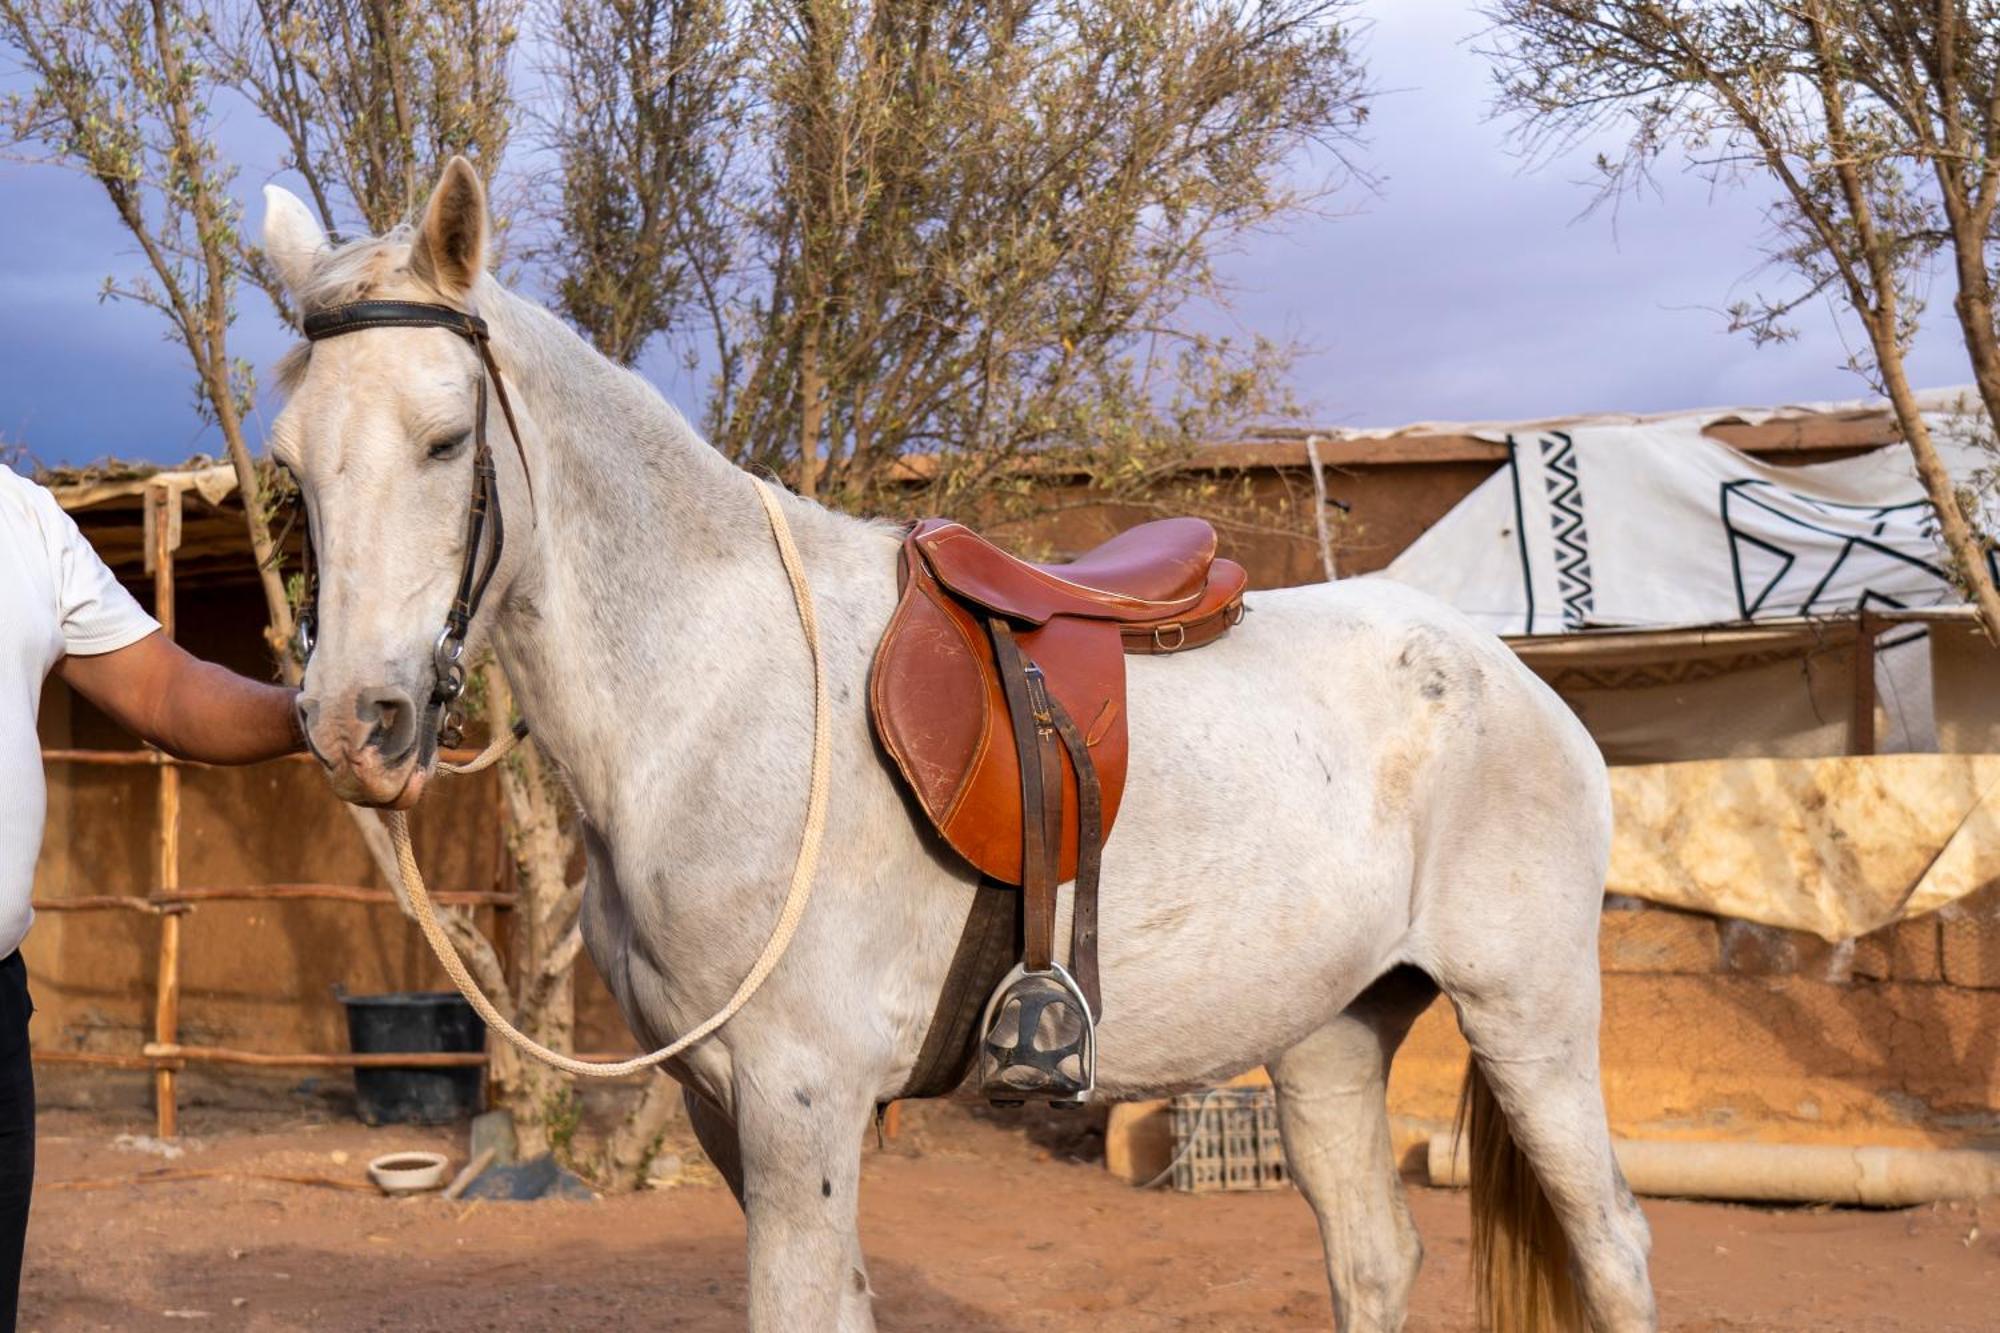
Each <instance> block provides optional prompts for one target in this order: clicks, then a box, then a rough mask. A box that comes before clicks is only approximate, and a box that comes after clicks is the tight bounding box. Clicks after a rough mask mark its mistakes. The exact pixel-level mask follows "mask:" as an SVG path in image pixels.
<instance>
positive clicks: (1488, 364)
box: [0, 0, 1969, 465]
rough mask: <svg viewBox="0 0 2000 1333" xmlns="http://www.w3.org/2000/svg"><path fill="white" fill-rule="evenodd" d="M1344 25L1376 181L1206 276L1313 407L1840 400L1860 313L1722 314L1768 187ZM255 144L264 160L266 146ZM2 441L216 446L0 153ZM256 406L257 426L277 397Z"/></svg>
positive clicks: (1454, 48)
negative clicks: (1638, 167) (1653, 168)
mask: <svg viewBox="0 0 2000 1333" xmlns="http://www.w3.org/2000/svg"><path fill="white" fill-rule="evenodd" d="M1363 13H1364V14H1365V16H1366V17H1367V19H1368V20H1369V28H1368V31H1367V32H1366V34H1365V35H1364V38H1363V43H1364V50H1365V53H1366V58H1367V61H1368V65H1369V68H1370V71H1371V78H1372V80H1373V82H1374V84H1375V85H1376V87H1377V88H1378V89H1380V90H1381V91H1380V93H1379V95H1378V96H1377V97H1376V98H1375V99H1374V102H1373V106H1372V109H1371V114H1370V118H1369V127H1368V142H1367V144H1366V146H1365V147H1364V149H1363V150H1362V152H1361V155H1360V156H1361V160H1362V161H1363V162H1364V163H1365V164H1366V166H1367V167H1368V168H1369V170H1370V171H1372V172H1373V173H1374V174H1375V176H1376V177H1377V178H1378V184H1377V188H1376V189H1375V190H1373V191H1372V192H1370V191H1359V190H1351V191H1349V192H1347V193H1345V194H1343V195H1341V196H1339V197H1338V198H1336V199H1335V200H1333V201H1331V206H1330V208H1329V210H1328V215H1327V216H1321V217H1312V218H1307V219H1303V220H1301V221H1299V222H1298V223H1297V224H1295V225H1293V226H1291V227H1290V228H1288V229H1286V230H1285V231H1283V232H1280V233H1277V234H1270V235H1261V236H1258V237H1256V238H1254V240H1253V241H1252V242H1251V243H1249V244H1247V245H1245V246H1244V247H1243V248H1242V250H1241V251H1240V252H1239V253H1235V254H1232V255H1229V256H1227V257H1226V259H1225V261H1224V263H1223V265H1222V269H1223V272H1224V274H1225V275H1226V277H1227V279H1228V280H1229V282H1230V284H1231V287H1232V289H1233V291H1234V300H1233V303H1232V308H1231V309H1230V311H1229V312H1228V313H1227V314H1226V315H1218V316H1216V317H1215V320H1216V322H1217V323H1218V325H1219V326H1220V327H1224V328H1232V329H1236V330H1239V331H1241V332H1243V333H1245V334H1251V333H1264V334H1267V335H1270V336H1273V337H1281V338H1289V339H1293V340H1296V341H1298V342H1300V343H1302V344H1304V345H1305V346H1306V348H1307V349H1308V350H1307V351H1306V353H1305V354H1304V355H1302V356H1301V357H1300V358H1299V360H1298V361H1297V363H1296V365H1295V367H1294V376H1293V378H1294V384H1293V388H1294V392H1295V395H1296V397H1297V398H1298V399H1299V400H1300V402H1301V403H1302V404H1303V405H1304V406H1305V407H1306V408H1307V409H1308V414H1309V416H1310V418H1311V420H1312V421H1313V422H1314V423H1315V424H1320V425H1325V426H1330V427H1360V426H1391V425H1397V424H1400V423H1403V422H1408V421H1418V420H1433V421H1437V420H1472V419H1495V418H1500V419H1505V418H1528V417H1538V416H1552V415H1563V414H1570V413H1580V412H1592V411H1631V412H1654V411H1667V410H1671V409H1675V408H1683V407H1701V406H1712V405H1718V404H1775V403H1795V402H1807V401H1814V400H1821V399H1832V398H1852V397H1858V396H1862V395H1863V394H1865V393H1866V386H1865V385H1864V384H1863V383H1862V381H1861V380H1860V379H1858V378H1857V377H1856V376H1855V375H1854V374H1853V373H1852V372H1850V371H1848V370H1846V369H1845V365H1846V362H1847V360H1848V356H1849V350H1850V348H1851V346H1853V345H1854V336H1855V335H1854V333H1853V330H1852V329H1851V328H1850V329H1843V328H1842V326H1841V322H1840V320H1839V319H1838V318H1837V317H1836V316H1835V314H1834V313H1833V312H1832V311H1831V310H1830V309H1828V308H1826V307H1813V308H1808V309H1806V310H1802V311H1801V312H1800V314H1799V319H1798V321H1797V322H1798V323H1799V325H1800V326H1801V327H1800V332H1801V336H1800V337H1799V339H1798V340H1797V341H1795V342H1792V343H1788V344H1785V345H1782V346H1778V347H1769V348H1763V349H1758V348H1754V347H1752V346H1751V344H1750V342H1749V341H1748V339H1747V338H1745V337H1744V336H1742V335H1740V334H1730V333H1728V332H1727V330H1726V327H1725V319H1724V317H1723V316H1722V314H1720V313H1719V312H1720V310H1721V309H1722V307H1724V306H1726V305H1727V304H1729V302H1730V301H1731V300H1734V299H1737V298H1740V297H1744V296H1748V295H1751V294H1753V293H1754V292H1755V291H1756V290H1757V289H1758V287H1759V285H1760V282H1761V285H1763V286H1765V287H1767V288H1768V287H1772V286H1773V285H1774V282H1775V277H1774V275H1770V274H1762V273H1760V272H1759V270H1758V256H1759V242H1760V238H1761V236H1762V234H1763V232H1764V223H1763V220H1762V216H1761V205H1762V199H1761V197H1760V196H1759V195H1758V194H1757V193H1755V192H1754V191H1752V190H1748V189H1744V190H1736V191H1726V192H1722V193H1716V192H1714V191H1713V190H1711V188H1710V187H1709V185H1708V184H1707V183H1706V182H1704V181H1702V180H1700V179H1698V178H1696V177H1694V176H1679V175H1674V174H1671V173H1668V174H1666V175H1664V176H1663V178H1662V182H1661V183H1662V189H1661V190H1660V192H1659V194H1658V195H1657V196H1649V197H1646V198H1642V199H1635V200H1630V201H1627V202H1626V203H1625V204H1624V206H1622V207H1621V208H1620V209H1619V210H1618V212H1617V216H1616V218H1615V220H1614V218H1613V217H1612V215H1611V213H1610V212H1609V211H1606V210H1600V211H1598V212H1596V213H1591V214H1589V215H1587V216H1586V215H1585V209H1586V206H1587V205H1588V204H1589V202H1590V198H1591V195H1590V191H1589V189H1588V187H1587V186H1586V185H1584V184H1581V183H1580V182H1581V179H1582V177H1583V176H1584V174H1585V168H1586V162H1585V160H1584V159H1583V158H1582V157H1581V156H1578V157H1572V158H1568V159H1564V160H1559V161H1557V162H1554V163H1550V164H1545V165H1541V166H1539V167H1538V168H1536V169H1533V170H1530V169H1528V167H1527V164H1524V163H1523V161H1522V160H1521V159H1520V157H1519V155H1518V154H1517V152H1516V151H1515V150H1514V149H1513V148H1512V147H1511V146H1510V143H1509V140H1508V132H1507V126H1506V125H1505V124H1503V123H1500V122H1497V121H1495V120H1493V119H1492V118H1491V116H1490V102H1491V79H1490V75H1489V73H1488V69H1487V65H1486V62H1485V61H1484V60H1483V59H1482V58H1481V57H1480V56H1479V55H1478V54H1477V53H1476V52H1475V51H1473V50H1472V49H1471V47H1470V46H1469V45H1468V42H1469V39H1470V38H1471V37H1473V36H1474V35H1475V34H1476V33H1477V32H1478V31H1479V30H1480V28H1481V26H1482V24H1481V21H1480V20H1479V18H1478V17H1477V15H1476V13H1475V12H1474V11H1473V8H1472V7H1471V6H1470V5H1468V4H1465V3H1462V2H1461V0H1368V3H1366V4H1365V5H1364V7H1363ZM220 137H221V139H222V141H223V142H224V143H225V145H226V146H227V147H229V148H230V149H231V150H232V152H233V153H234V154H235V155H236V156H238V157H239V158H240V159H241V160H242V161H243V170H242V174H241V176H240V177H239V179H238V181H237V188H238V190H239V192H240V193H241V194H242V196H243V197H244V199H245V200H246V202H247V203H248V205H249V219H248V220H249V224H250V225H252V226H254V225H257V222H258V220H259V219H260V218H261V204H259V203H258V202H257V199H258V192H259V187H260V186H261V185H262V184H263V183H264V182H265V181H267V180H276V181H278V182H279V183H280V184H287V183H289V184H293V185H296V182H295V181H288V180H287V178H286V177H285V176H284V175H281V174H276V173H274V171H273V167H274V164H275V161H276V156H275V153H274V152H271V151H270V145H269V142H268V136H266V135H263V134H261V133H259V132H258V131H257V129H256V127H254V126H250V125H245V124H243V123H241V122H235V123H230V122H225V123H224V124H223V125H221V127H220ZM260 159H261V160H260ZM0 219H4V231H3V232H0V234H4V236H5V238H6V242H7V243H6V244H5V245H4V246H0V300H3V301H4V306H0V444H19V445H23V446H25V447H26V448H27V449H28V450H29V451H30V453H31V454H32V455H33V456H34V457H35V458H37V459H39V460H40V461H42V462H43V463H47V464H51V465H54V464H63V463H80V462H86V461H89V460H92V459H96V458H101V457H106V456H111V457H121V458H145V459H153V460H157V461H174V460H178V459H181V458H185V457H187V456H188V455H190V454H192V453H195V452H197V451H209V452H220V440H219V438H218V437H217V436H216V435H215V433H214V432H213V431H212V430H208V429H205V428H204V427H203V426H202V424H201V422H200V420H199V419H198V417H197V415H196V413H195V412H194V410H193V402H194V396H193V390H192V375H191V372H190V371H189V369H188V364H187V360H186V355H185V352H184V351H182V350H181V349H180V348H179V347H178V346H177V345H175V344H173V343H171V342H169V341H167V339H166V336H165V333H166V324H165V321H164V320H163V319H162V318H161V317H160V316H159V315H158V314H156V313H155V312H153V311H150V310H146V309H144V308H141V307H139V306H136V305H133V304H130V303H120V302H103V301H100V300H99V299H98V293H99V290H100V289H101V288H102V286H103V284H104V280H105V278H106V277H108V276H111V275H113V274H125V273H131V272H134V271H136V269H137V267H138V257H137V256H136V254H135V253H134V251H133V247H132V245H131V242H130V241H129V239H128V238H127V237H126V236H125V235H124V234H123V233H122V232H121V230H120V229H119V227H118V225H117V223H116V220H115V219H114V218H113V216H112V214H111V210H110V206H109V204H108V203H107V202H106V200H105V198H104V195H103V192H102V190H101V189H100V188H99V187H98V186H97V185H96V184H95V183H94V182H92V181H89V180H86V179H83V178H81V177H78V176H75V175H73V174H71V173H69V172H66V171H64V170H61V169H58V168H54V167H49V166H41V165H32V164H21V163H0ZM239 306H240V315H239V318H238V321H237V324H236V326H235V328H234V330H233V331H232V345H233V350H234V351H235V353H236V354H237V355H239V356H242V357H245V358H247V359H248V360H249V361H250V362H251V364H252V365H253V366H256V367H258V368H259V370H260V371H263V372H266V373H264V374H262V375H261V377H260V378H261V379H262V380H263V381H266V382H268V380H269V375H268V373H267V372H268V368H269V367H270V366H271V364H272V363H273V362H274V361H275V360H276V358H277V356H278V354H279V353H280V352H282V351H283V350H284V347H285V346H286V344H287V341H288V339H287V337H286V335H285V333H284V331H283V330H282V329H281V328H280V327H279V325H278V322H277V320H276V318H275V317H274V316H273V315H272V314H271V312H270V310H269V308H268V306H267V305H266V304H265V302H264V299H263V297H262V296H261V295H260V294H258V293H257V292H255V291H254V290H251V289H246V290H244V291H243V292H241V293H240V296H239ZM1948 313H1949V312H1948V310H1939V311H1935V312H1934V313H1933V319H1932V322H1931V327H1930V329H1929V331H1928V332H1927V333H1926V334H1924V335H1921V336H1920V338H1919V341H1918V344H1917V346H1916V348H1915V350H1914V353H1913V356H1912V359H1911V374H1912V378H1913V379H1914V380H1915V381H1916V382H1917V383H1918V384H1920V385H1941V384H1956V383H1960V382H1963V381H1964V380H1966V379H1968V378H1969V375H1968V373H1967V371H1966V368H1965V364H1964V353H1963V350H1962V349H1960V348H1956V347H1955V346H1954V344H1953V340H1952V339H1951V338H1950V337H1949V336H1947V334H1948V331H1947V330H1945V329H1944V328H1943V327H1942V326H1941V324H1940V323H1939V321H1938V319H1937V316H1938V315H1939V314H1943V315H1946V316H1948ZM641 368H642V369H643V370H645V371H647V372H648V373H650V374H652V375H653V376H654V378H655V380H656V382H657V383H659V385H660V387H661V388H662V390H663V391H665V392H666V393H667V394H668V396H669V397H671V398H673V399H674V400H675V401H676V402H677V403H679V404H680V406H681V407H682V408H683V409H685V410H687V411H688V412H689V414H690V415H694V414H695V412H696V411H697V410H698V408H699V403H698V402H697V401H694V399H695V397H696V396H697V395H698V394H699V392H700V384H699V377H698V376H690V375H687V374H685V373H681V372H677V371H676V370H675V369H674V367H673V365H672V362H671V359H670V358H669V357H668V356H667V355H665V354H664V353H661V354H655V355H652V356H650V357H648V358H647V359H646V360H645V361H644V362H642V367H641ZM272 410H273V409H272V405H271V403H270V402H269V401H268V399H267V400H266V401H264V402H262V403H261V404H260V409H259V419H258V421H255V422H253V423H252V428H253V431H259V432H260V424H261V421H262V420H263V419H265V418H267V417H268V415H269V413H270V412H271V411H272Z"/></svg>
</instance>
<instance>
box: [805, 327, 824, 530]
mask: <svg viewBox="0 0 2000 1333" xmlns="http://www.w3.org/2000/svg"><path fill="white" fill-rule="evenodd" d="M825 414H826V382H825V380H824V379H822V378H821V376H820V370H819V325H818V322H817V321H815V322H814V323H812V324H809V325H807V327H806V333H805V342H804V345H803V346H802V347H800V349H799V494H800V495H803V496H805V497H806V498H807V499H808V500H812V499H817V498H818V496H819V437H820V424H821V421H822V419H823V418H824V416H825Z"/></svg>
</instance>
